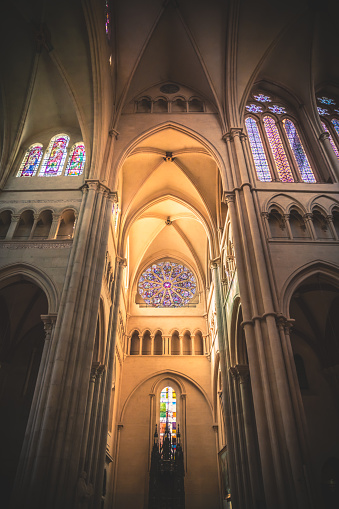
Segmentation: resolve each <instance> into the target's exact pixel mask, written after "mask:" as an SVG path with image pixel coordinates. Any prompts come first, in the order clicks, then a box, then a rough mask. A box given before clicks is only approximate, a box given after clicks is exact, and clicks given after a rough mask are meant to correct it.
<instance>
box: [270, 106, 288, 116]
mask: <svg viewBox="0 0 339 509" xmlns="http://www.w3.org/2000/svg"><path fill="white" fill-rule="evenodd" d="M268 109H269V110H270V111H272V113H276V114H277V115H281V114H282V113H286V110H285V108H284V107H283V106H277V105H276V104H274V105H273V106H269V107H268Z"/></svg>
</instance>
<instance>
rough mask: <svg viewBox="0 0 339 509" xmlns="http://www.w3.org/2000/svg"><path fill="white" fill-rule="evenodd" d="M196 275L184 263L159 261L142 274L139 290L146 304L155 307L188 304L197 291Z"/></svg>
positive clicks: (172, 306)
mask: <svg viewBox="0 0 339 509" xmlns="http://www.w3.org/2000/svg"><path fill="white" fill-rule="evenodd" d="M196 288H197V283H196V280H195V277H194V275H193V273H192V271H190V269H188V268H187V267H185V266H184V265H181V264H179V263H174V262H159V263H156V264H153V265H151V266H150V267H148V268H147V269H146V270H144V272H143V273H142V274H141V276H140V279H139V282H138V291H139V294H140V296H141V297H142V298H143V299H144V301H145V302H146V304H148V305H149V306H153V307H157V308H158V307H164V308H176V307H181V306H187V305H188V303H189V302H190V300H192V299H193V297H194V296H195V293H196Z"/></svg>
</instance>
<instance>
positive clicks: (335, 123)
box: [331, 118, 339, 136]
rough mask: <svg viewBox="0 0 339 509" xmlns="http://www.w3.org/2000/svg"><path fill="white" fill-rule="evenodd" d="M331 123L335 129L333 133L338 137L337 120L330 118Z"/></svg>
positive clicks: (338, 124) (338, 126)
mask: <svg viewBox="0 0 339 509" xmlns="http://www.w3.org/2000/svg"><path fill="white" fill-rule="evenodd" d="M331 122H332V124H333V127H334V129H335V132H336V133H337V135H338V136H339V120H338V119H337V118H332V120H331Z"/></svg>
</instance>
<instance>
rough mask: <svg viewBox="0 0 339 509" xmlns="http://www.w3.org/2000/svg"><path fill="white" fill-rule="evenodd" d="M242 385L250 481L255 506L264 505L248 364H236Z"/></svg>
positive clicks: (241, 393)
mask: <svg viewBox="0 0 339 509" xmlns="http://www.w3.org/2000/svg"><path fill="white" fill-rule="evenodd" d="M235 370H236V372H237V375H238V382H239V386H240V395H241V403H242V409H243V416H244V430H245V437H246V448H247V459H248V463H249V473H250V482H251V490H252V498H253V501H254V505H255V507H262V506H263V503H264V494H263V491H262V486H261V481H260V476H259V464H260V463H259V458H258V457H257V452H256V447H255V442H256V436H255V421H254V414H253V411H252V401H251V399H252V396H251V384H250V372H249V367H248V366H247V365H239V364H237V365H236V366H235Z"/></svg>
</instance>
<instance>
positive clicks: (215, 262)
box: [210, 256, 221, 269]
mask: <svg viewBox="0 0 339 509" xmlns="http://www.w3.org/2000/svg"><path fill="white" fill-rule="evenodd" d="M220 264H221V258H220V256H218V257H217V258H214V260H211V261H210V268H211V269H217V268H218V267H219V266H220Z"/></svg>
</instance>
